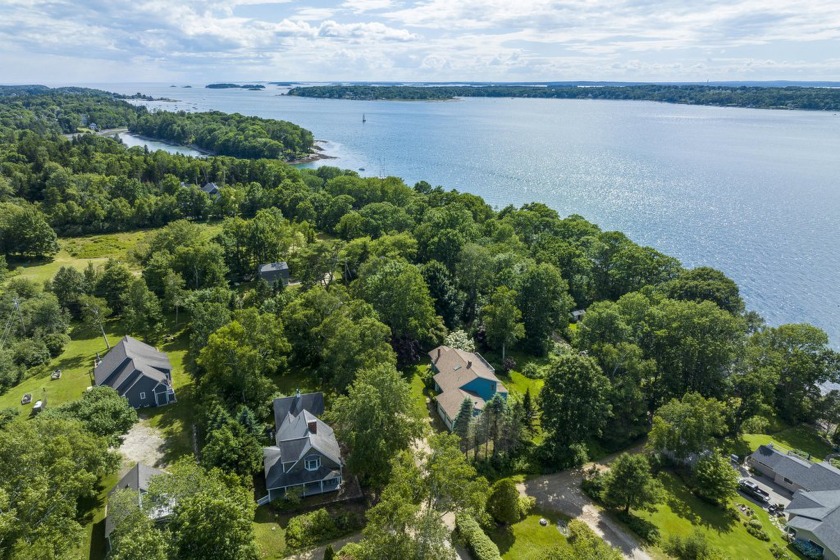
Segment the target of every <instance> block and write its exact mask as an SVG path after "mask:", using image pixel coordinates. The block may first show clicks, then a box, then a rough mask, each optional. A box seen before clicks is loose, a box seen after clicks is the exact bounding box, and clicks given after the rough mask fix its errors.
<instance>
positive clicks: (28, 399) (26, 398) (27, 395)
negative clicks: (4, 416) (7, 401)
mask: <svg viewBox="0 0 840 560" xmlns="http://www.w3.org/2000/svg"><path fill="white" fill-rule="evenodd" d="M31 402H32V393H24V394H23V397H21V399H20V404H29V403H31Z"/></svg>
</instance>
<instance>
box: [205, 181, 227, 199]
mask: <svg viewBox="0 0 840 560" xmlns="http://www.w3.org/2000/svg"><path fill="white" fill-rule="evenodd" d="M201 190H203V191H204V192H205V193H207V196H209V197H210V198H212V199H213V200H216V199H217V198H219V197H220V196H222V193H221V191H220V190H219V187H218V185H216V183H207V184H206V185H204V186H203V187H201Z"/></svg>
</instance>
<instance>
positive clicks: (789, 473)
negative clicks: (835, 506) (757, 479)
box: [751, 445, 840, 492]
mask: <svg viewBox="0 0 840 560" xmlns="http://www.w3.org/2000/svg"><path fill="white" fill-rule="evenodd" d="M751 459H752V460H753V461H756V462H758V463H761V464H763V465H765V466H767V467H769V468H770V469H772V470H773V472H775V473H776V474H778V475H780V476H782V477H784V478H786V479H788V480H790V481H792V482H793V483H794V484H797V485H799V486H801V487H802V488H804V489H805V490H808V491H810V492H818V491H821V490H838V491H840V469H837V467H835V466H833V465H831V464H829V463H826V462H822V463H812V462H811V461H808V460H807V459H803V458H802V457H797V456H796V455H788V454H785V453H782V452H781V451H779V450H778V449H776V448H775V447H773V446H772V445H761V446H759V448H758V449H756V450H755V452H754V453H753V454H752V455H751Z"/></svg>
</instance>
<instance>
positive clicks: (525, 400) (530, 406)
mask: <svg viewBox="0 0 840 560" xmlns="http://www.w3.org/2000/svg"><path fill="white" fill-rule="evenodd" d="M522 408H523V409H524V410H525V427H526V428H527V429H528V430H532V429H533V428H534V418H535V417H536V411H535V410H534V401H533V399H532V398H531V388H530V387H528V388H527V389H525V396H524V397H522Z"/></svg>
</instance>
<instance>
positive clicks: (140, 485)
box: [105, 463, 169, 538]
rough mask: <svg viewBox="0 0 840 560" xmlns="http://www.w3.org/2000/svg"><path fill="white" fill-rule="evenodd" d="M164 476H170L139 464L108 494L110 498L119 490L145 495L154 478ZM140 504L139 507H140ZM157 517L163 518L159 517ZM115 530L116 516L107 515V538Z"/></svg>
mask: <svg viewBox="0 0 840 560" xmlns="http://www.w3.org/2000/svg"><path fill="white" fill-rule="evenodd" d="M162 474H169V473H167V472H166V471H162V470H160V469H156V468H154V467H150V466H148V465H144V464H143V463H137V464H136V465H134V466H133V467H131V470H130V471H128V472H127V473H126V474H125V476H124V477H122V478H121V479H120V481H119V482H117V484H116V485H115V486H114V487H113V488H112V489H111V491H110V492H108V495H109V496H110V495H111V494H113V493H114V492H116V491H117V490H124V489H126V488H127V489H129V490H134V491H135V492H139V493H141V494H142V493H145V492H148V491H149V482H150V481H151V479H152V477H155V476H159V475H162ZM139 505H140V504H139V503H138V507H139ZM157 517H161V515H158V516H157ZM113 530H114V516H113V515H106V516H105V537H106V538H107V537H108V536H110V534H111V533H112V532H113Z"/></svg>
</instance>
